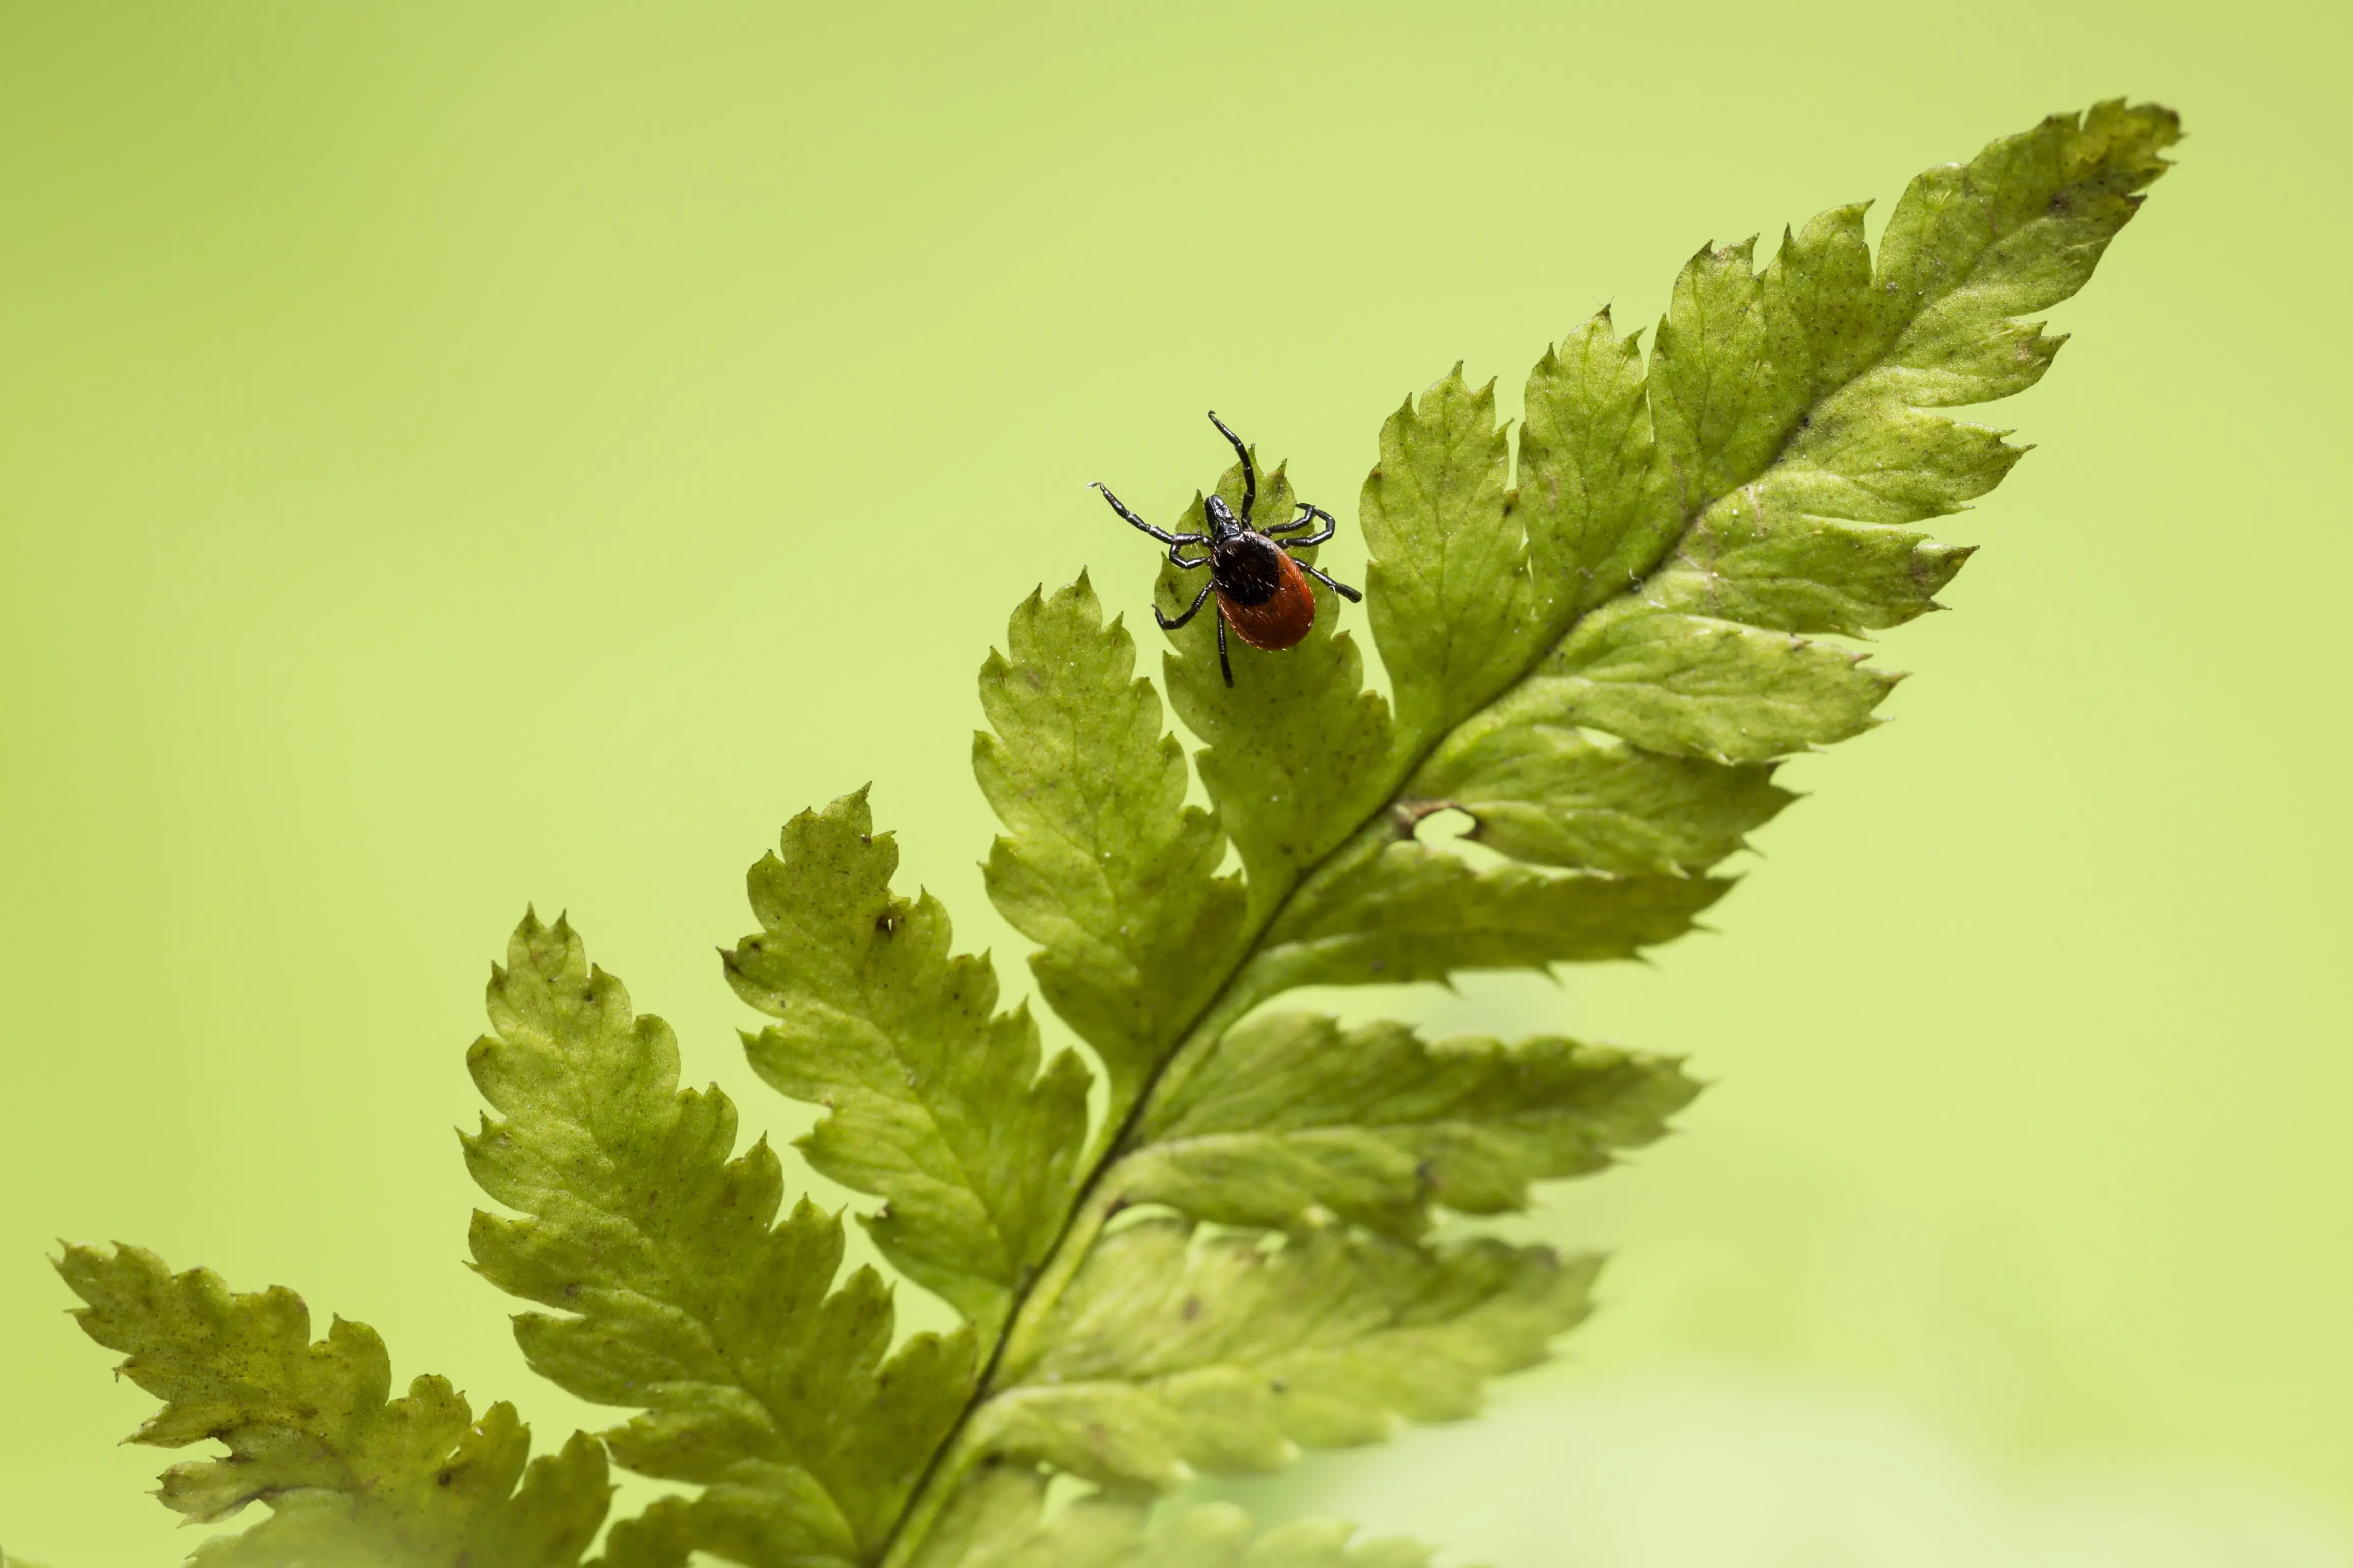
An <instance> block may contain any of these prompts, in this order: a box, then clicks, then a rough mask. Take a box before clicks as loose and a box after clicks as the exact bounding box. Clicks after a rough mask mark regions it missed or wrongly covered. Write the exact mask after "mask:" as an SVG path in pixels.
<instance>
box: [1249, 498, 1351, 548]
mask: <svg viewBox="0 0 2353 1568" xmlns="http://www.w3.org/2000/svg"><path fill="white" fill-rule="evenodd" d="M1293 504H1295V505H1296V506H1297V507H1298V508H1299V510H1301V511H1303V512H1304V513H1305V514H1306V515H1305V516H1304V517H1294V518H1293V519H1292V520H1291V521H1289V522H1278V523H1276V524H1275V525H1274V526H1273V527H1272V528H1270V529H1268V530H1267V531H1266V534H1267V537H1268V538H1270V539H1271V538H1273V537H1274V536H1275V535H1276V534H1278V533H1293V532H1296V531H1299V530H1300V529H1303V528H1307V527H1310V526H1312V525H1313V524H1314V521H1315V520H1316V519H1317V518H1319V517H1320V518H1322V519H1323V520H1324V531H1323V532H1321V533H1315V534H1310V535H1309V536H1308V537H1307V538H1305V539H1286V540H1284V541H1283V542H1282V547H1283V548H1284V549H1285V550H1288V549H1290V548H1291V547H1292V546H1293V545H1294V544H1321V543H1323V542H1324V541H1325V540H1327V539H1329V538H1331V537H1332V532H1333V531H1334V530H1335V529H1336V528H1338V527H1339V526H1340V525H1339V524H1338V523H1337V522H1335V521H1333V518H1332V514H1331V513H1330V512H1328V511H1325V510H1324V509H1323V508H1322V507H1320V506H1309V505H1308V504H1307V503H1306V502H1305V501H1298V502H1295V503H1293Z"/></svg>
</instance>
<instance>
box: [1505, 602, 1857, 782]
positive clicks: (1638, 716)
mask: <svg viewBox="0 0 2353 1568" xmlns="http://www.w3.org/2000/svg"><path fill="white" fill-rule="evenodd" d="M1898 679H1901V677H1898V676H1893V675H1883V674H1881V673H1880V672H1879V671H1878V670H1875V669H1869V668H1864V666H1863V665H1862V656H1860V655H1858V654H1852V653H1848V652H1845V651H1844V650H1842V649H1839V648H1834V647H1829V646H1828V645H1826V644H1822V643H1810V642H1807V641H1805V640H1803V639H1802V638H1799V637H1790V636H1788V634H1786V633H1778V632H1767V631H1759V630H1757V629H1755V628H1753V627H1749V626H1739V625H1736V624H1735V623H1733V622H1730V621H1719V620H1712V619H1708V618H1706V617H1704V616H1680V615H1671V614H1667V613H1665V612H1662V611H1658V610H1653V609H1651V607H1649V606H1648V605H1643V604H1641V603H1640V602H1638V601H1635V600H1631V599H1627V600H1620V602H1619V603H1617V604H1615V605H1610V606H1609V608H1607V609H1604V610H1599V611H1597V612H1596V613H1594V614H1593V615H1591V616H1587V617H1586V618H1585V620H1584V621H1583V622H1582V623H1581V624H1580V625H1579V626H1577V630H1576V631H1574V632H1572V633H1570V634H1569V637H1568V638H1567V641H1565V642H1563V643H1562V644H1561V646H1560V647H1559V648H1557V649H1556V650H1555V652H1554V653H1553V654H1552V655H1551V656H1550V657H1548V658H1546V660H1545V662H1544V665H1543V666H1542V668H1540V669H1539V670H1538V671H1537V673H1536V674H1535V676H1534V677H1533V678H1532V679H1529V680H1528V681H1526V682H1525V684H1524V685H1522V686H1521V687H1520V688H1519V689H1517V690H1515V691H1514V692H1513V693H1512V694H1511V696H1509V697H1508V698H1506V699H1504V701H1503V702H1501V703H1498V704H1497V705H1496V710H1495V712H1494V714H1493V717H1492V719H1491V722H1493V723H1495V724H1498V725H1518V724H1528V723H1535V724H1549V725H1554V726H1564V725H1584V726H1587V727H1588V728H1591V729H1596V730H1602V731H1608V732H1609V733H1610V734H1613V735H1618V736H1621V737H1623V738H1624V739H1626V740H1628V741H1631V742H1634V744H1636V745H1638V746H1641V747H1642V748H1644V749H1645V750H1648V751H1652V752H1665V753H1668V754H1670V755H1679V756H1694V757H1703V758H1707V759H1711V760H1714V761H1716V762H1727V763H1760V762H1767V761H1770V760H1771V759H1773V758H1775V757H1781V756H1787V755H1788V754H1789V753H1790V752H1800V751H1804V750H1806V749H1807V748H1809V747H1811V746H1820V745H1828V744H1830V743H1831V742H1834V741H1843V740H1847V739H1849V738H1850V737H1852V736H1855V735H1859V734H1861V733H1862V731H1865V730H1868V729H1870V728H1871V727H1872V726H1873V724H1875V723H1877V722H1878V721H1877V720H1876V719H1874V718H1873V716H1872V710H1873V709H1875V708H1877V707H1878V706H1879V703H1880V701H1881V700H1882V699H1883V698H1884V697H1885V696H1886V695H1887V693H1888V692H1889V691H1891V690H1893V689H1894V687H1895V683H1896V681H1897V680H1898Z"/></svg>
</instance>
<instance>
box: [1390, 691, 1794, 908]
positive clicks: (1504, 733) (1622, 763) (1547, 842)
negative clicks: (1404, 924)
mask: <svg viewBox="0 0 2353 1568" xmlns="http://www.w3.org/2000/svg"><path fill="white" fill-rule="evenodd" d="M1773 766H1774V764H1772V763H1731V764H1727V763H1712V762H1705V761H1702V760H1700V759H1698V758H1693V757H1669V756H1662V755H1660V754H1659V753H1657V752H1646V751H1644V750H1642V749H1641V747H1639V746H1633V745H1629V744H1627V743H1626V742H1622V741H1620V740H1618V739H1616V738H1615V737H1614V736H1609V735H1604V734H1599V733H1596V732H1593V731H1582V730H1574V729H1568V728H1565V727H1562V726H1559V725H1553V724H1544V723H1514V722H1512V721H1511V719H1510V716H1509V715H1508V714H1503V713H1499V712H1497V710H1493V709H1491V710H1488V711H1487V712H1486V713H1483V714H1482V715H1480V716H1479V717H1478V718H1476V719H1473V720H1472V721H1470V722H1469V723H1467V724H1464V725H1462V726H1461V728H1459V729H1457V730H1456V731H1454V733H1453V734H1452V735H1451V736H1449V737H1448V738H1447V741H1446V743H1445V744H1444V745H1443V746H1441V747H1440V748H1439V750H1438V752H1436V753H1435V754H1434V755H1432V756H1431V758H1430V762H1429V763H1428V764H1427V765H1425V766H1424V767H1423V768H1422V769H1421V771H1420V772H1419V773H1416V774H1415V775H1414V780H1413V784H1412V788H1413V790H1414V791H1415V792H1417V793H1416V795H1413V796H1410V797H1409V799H1408V801H1407V802H1406V803H1405V807H1404V809H1405V810H1406V811H1407V812H1408V813H1409V814H1412V815H1417V816H1418V815H1420V814H1422V813H1424V812H1430V811H1435V810H1438V809H1440V808H1441V807H1444V806H1450V805H1451V806H1456V807H1459V808H1461V810H1463V811H1465V812H1467V813H1469V814H1470V815H1471V816H1472V818H1473V822H1474V826H1472V830H1471V831H1470V833H1468V834H1467V835H1465V837H1469V838H1472V839H1473V840H1475V841H1477V842H1478V843H1481V844H1483V845H1485V846H1486V847H1489V848H1490V849H1493V850H1496V851H1498V852H1499V853H1502V854H1504V855H1509V856H1511V857H1512V858H1514V859H1515V860H1526V861H1530V862H1533V863H1535V864H1536V865H1540V866H1563V867H1568V868H1576V869H1581V870H1588V871H1607V872H1612V873H1616V874H1620V875H1625V876H1645V875H1651V874H1657V873H1666V874H1672V873H1675V872H1679V871H1682V872H1692V871H1704V870H1705V869H1706V868H1709V867H1710V866H1713V865H1715V863H1716V862H1717V861H1719V860H1721V859H1723V858H1725V857H1726V856H1728V855H1730V854H1732V853H1733V852H1734V851H1735V850H1736V849H1738V848H1740V847H1742V846H1743V844H1744V843H1745V841H1746V835H1747V834H1748V833H1750V832H1752V831H1753V830H1755V829H1756V828H1757V827H1760V826H1764V825H1765V824H1766V823H1767V822H1769V821H1771V820H1772V818H1773V817H1774V816H1775V815H1777V814H1778V812H1779V811H1780V809H1781V808H1782V807H1783V806H1785V805H1788V804H1789V802H1790V801H1792V800H1794V799H1796V798H1797V797H1796V796H1795V795H1791V794H1790V793H1789V792H1788V790H1785V789H1783V788H1781V787H1780V786H1779V785H1778V784H1775V783H1773ZM1424 792H1426V793H1424Z"/></svg>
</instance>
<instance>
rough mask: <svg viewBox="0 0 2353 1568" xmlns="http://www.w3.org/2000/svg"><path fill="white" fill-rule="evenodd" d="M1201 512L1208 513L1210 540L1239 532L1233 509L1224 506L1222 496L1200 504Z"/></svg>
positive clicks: (1213, 497) (1238, 524)
mask: <svg viewBox="0 0 2353 1568" xmlns="http://www.w3.org/2000/svg"><path fill="white" fill-rule="evenodd" d="M1201 510H1204V511H1206V512H1207V513H1208V517H1209V536H1210V537H1211V538H1213V539H1221V538H1223V537H1224V536H1225V535H1227V534H1229V533H1239V532H1240V531H1241V526H1242V525H1241V524H1240V523H1239V522H1236V521H1234V509H1233V508H1231V507H1229V506H1228V505H1227V504H1226V500H1225V498H1224V497H1223V496H1211V497H1210V498H1209V499H1208V500H1206V501H1203V502H1202V503H1201Z"/></svg>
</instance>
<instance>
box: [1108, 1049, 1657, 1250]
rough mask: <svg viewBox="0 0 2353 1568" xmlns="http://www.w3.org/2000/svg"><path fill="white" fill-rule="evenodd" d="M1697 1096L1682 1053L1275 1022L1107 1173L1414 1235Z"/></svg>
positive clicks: (1554, 1174)
mask: <svg viewBox="0 0 2353 1568" xmlns="http://www.w3.org/2000/svg"><path fill="white" fill-rule="evenodd" d="M1698 1091H1699V1086H1698V1085H1697V1084H1696V1083H1694V1081H1692V1080H1691V1079H1688V1078H1686V1077H1684V1076H1683V1069H1682V1067H1681V1064H1679V1063H1677V1062H1673V1061H1670V1060H1666V1059H1663V1058H1654V1057H1639V1056H1632V1055H1630V1054H1628V1053H1626V1052H1622V1051H1615V1050H1609V1049H1604V1048H1600V1047H1593V1046H1583V1045H1578V1044H1577V1043H1576V1042H1575V1041H1572V1040H1565V1039H1560V1038H1557V1037H1550V1036H1544V1037H1537V1038H1535V1039H1530V1040H1524V1041H1522V1042H1520V1043H1519V1044H1517V1045H1515V1046H1508V1047H1507V1046H1504V1045H1503V1044H1502V1043H1500V1042H1498V1041H1495V1040H1492V1039H1483V1038H1479V1037H1462V1038H1457V1039H1450V1040H1442V1041H1440V1042H1439V1043H1437V1044H1436V1045H1430V1044H1427V1043H1425V1042H1424V1041H1422V1040H1421V1039H1420V1038H1419V1037H1417V1036H1416V1035H1415V1034H1414V1032H1413V1031H1412V1030H1411V1029H1409V1028H1408V1027H1406V1026H1404V1025H1402V1024H1393V1023H1377V1024H1368V1025H1366V1026H1361V1027H1358V1028H1353V1029H1343V1028H1342V1027H1341V1026H1340V1025H1339V1024H1338V1022H1337V1021H1336V1020H1335V1019H1332V1018H1330V1017H1327V1016H1323V1015H1321V1014H1314V1013H1274V1014H1268V1015H1263V1016H1260V1017H1257V1018H1254V1019H1252V1020H1251V1021H1250V1022H1249V1023H1247V1024H1244V1025H1242V1026H1240V1027H1238V1028H1235V1029H1232V1030H1229V1032H1228V1033H1227V1034H1226V1036H1225V1037H1223V1038H1222V1039H1220V1040H1219V1042H1218V1045H1217V1047H1216V1049H1215V1050H1214V1051H1213V1052H1212V1053H1211V1054H1210V1056H1209V1057H1208V1060H1207V1061H1206V1062H1205V1063H1204V1064H1203V1065H1202V1066H1201V1068H1199V1069H1198V1071H1196V1072H1195V1073H1194V1074H1192V1075H1191V1076H1190V1077H1189V1078H1188V1079H1186V1080H1185V1082H1184V1084H1183V1086H1182V1087H1181V1088H1179V1089H1176V1090H1174V1091H1173V1092H1172V1093H1171V1094H1170V1095H1168V1096H1167V1097H1166V1099H1164V1100H1161V1101H1159V1102H1156V1103H1155V1105H1154V1106H1153V1108H1152V1112H1151V1114H1150V1116H1149V1117H1148V1118H1147V1119H1146V1121H1145V1124H1144V1130H1143V1137H1142V1141H1141V1142H1142V1146H1141V1147H1140V1148H1139V1149H1138V1150H1137V1151H1136V1152H1134V1154H1131V1155H1129V1156H1128V1157H1127V1158H1126V1159H1125V1160H1124V1161H1122V1162H1121V1163H1120V1164H1119V1166H1118V1167H1117V1168H1116V1170H1115V1171H1114V1173H1113V1175H1112V1177H1111V1180H1112V1181H1113V1183H1114V1184H1116V1185H1117V1187H1118V1189H1119V1191H1120V1194H1121V1195H1122V1196H1123V1197H1124V1198H1126V1199H1127V1200H1128V1201H1130V1202H1134V1203H1161V1204H1166V1205H1169V1206H1170V1207H1172V1208H1175V1209H1176V1210H1177V1211H1179V1212H1180V1213H1183V1214H1185V1215H1190V1216H1191V1217H1193V1218H1195V1219H1198V1220H1207V1221H1212V1222H1215V1223H1217V1224H1220V1225H1230V1226H1271V1227H1278V1228H1286V1229H1295V1228H1298V1227H1300V1226H1308V1225H1315V1224H1321V1223H1328V1222H1329V1221H1331V1220H1332V1219H1335V1218H1336V1219H1339V1220H1342V1221H1345V1222H1346V1223H1348V1224H1352V1225H1360V1226H1366V1227H1367V1228H1370V1229H1373V1230H1377V1231H1382V1232H1385V1233H1388V1234H1390V1235H1395V1236H1400V1237H1411V1236H1416V1235H1419V1233H1420V1232H1421V1231H1422V1230H1424V1229H1426V1228H1427V1227H1428V1226H1429V1224H1430V1218H1431V1215H1430V1206H1431V1205H1433V1204H1442V1205H1445V1206H1446V1207H1448V1208H1451V1209H1454V1210H1457V1211H1459V1212H1461V1213H1463V1214H1477V1215H1491V1214H1501V1213H1504V1212H1505V1211H1507V1210H1512V1209H1518V1208H1523V1207H1525V1205H1526V1204H1527V1197H1528V1185H1529V1184H1530V1183H1532V1182H1536V1181H1545V1180H1554V1179H1558V1178H1561V1177H1567V1176H1577V1175H1583V1174H1585V1173H1588V1172H1592V1171H1598V1170H1599V1169H1601V1168H1602V1167H1603V1166H1605V1165H1607V1164H1609V1163H1610V1160H1611V1158H1612V1155H1613V1152H1614V1151H1616V1150H1620V1149H1629V1148H1633V1147H1635V1146H1637V1145H1640V1144H1643V1143H1648V1142H1651V1141H1652V1140H1653V1139H1656V1138H1658V1137H1660V1136H1661V1135H1662V1133H1664V1132H1665V1131H1666V1119H1667V1118H1668V1117H1669V1116H1671V1115H1672V1114H1673V1113H1674V1112H1675V1111H1677V1110H1682V1109H1683V1107H1684V1106H1685V1105H1686V1104H1688V1103H1690V1101H1691V1100H1692V1098H1693V1096H1694V1095H1695V1094H1696V1093H1698Z"/></svg>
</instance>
